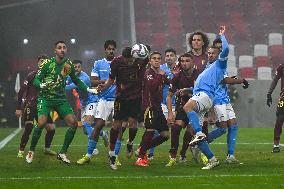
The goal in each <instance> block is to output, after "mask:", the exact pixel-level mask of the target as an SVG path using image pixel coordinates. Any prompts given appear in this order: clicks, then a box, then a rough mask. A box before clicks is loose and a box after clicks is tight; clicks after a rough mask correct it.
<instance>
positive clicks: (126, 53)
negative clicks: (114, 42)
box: [121, 47, 131, 58]
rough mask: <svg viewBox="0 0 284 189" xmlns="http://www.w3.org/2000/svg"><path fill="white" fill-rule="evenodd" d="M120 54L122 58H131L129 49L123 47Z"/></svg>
mask: <svg viewBox="0 0 284 189" xmlns="http://www.w3.org/2000/svg"><path fill="white" fill-rule="evenodd" d="M121 54H122V56H123V57H124V58H131V47H125V48H124V49H123V50H122V53H121Z"/></svg>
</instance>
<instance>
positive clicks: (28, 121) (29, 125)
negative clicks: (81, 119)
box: [15, 55, 56, 158]
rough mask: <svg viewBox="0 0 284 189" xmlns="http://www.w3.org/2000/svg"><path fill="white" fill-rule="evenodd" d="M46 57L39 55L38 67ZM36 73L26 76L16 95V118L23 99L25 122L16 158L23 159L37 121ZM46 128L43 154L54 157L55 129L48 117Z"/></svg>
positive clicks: (19, 114)
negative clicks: (52, 143) (53, 140)
mask: <svg viewBox="0 0 284 189" xmlns="http://www.w3.org/2000/svg"><path fill="white" fill-rule="evenodd" d="M47 58H48V57H47V56H46V55H40V56H39V57H38V62H37V64H38V66H40V64H42V62H43V60H44V59H47ZM36 73H37V70H35V71H32V72H30V73H29V74H28V76H27V77H26V78H25V80H24V83H23V85H22V86H21V88H20V91H19V93H18V103H17V107H16V112H15V114H16V116H17V117H21V116H22V108H21V106H22V103H23V99H24V100H25V102H24V121H25V130H24V133H23V135H22V138H21V143H20V147H19V152H18V155H17V157H18V158H23V157H24V150H25V147H26V145H27V142H28V141H29V136H30V134H31V132H32V130H33V128H34V121H36V120H37V107H36V105H37V95H38V90H37V88H36V87H35V86H33V84H32V83H33V80H34V78H35V75H36ZM48 127H49V128H50V129H47V132H46V135H45V148H44V152H45V153H46V154H50V155H56V152H54V151H52V150H51V149H50V145H51V142H52V139H53V136H54V134H55V127H54V124H53V121H52V119H51V118H50V116H49V119H48Z"/></svg>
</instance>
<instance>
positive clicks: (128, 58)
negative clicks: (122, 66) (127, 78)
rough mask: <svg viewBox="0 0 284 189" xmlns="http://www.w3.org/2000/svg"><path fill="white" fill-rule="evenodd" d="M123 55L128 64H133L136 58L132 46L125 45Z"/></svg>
mask: <svg viewBox="0 0 284 189" xmlns="http://www.w3.org/2000/svg"><path fill="white" fill-rule="evenodd" d="M122 57H123V58H124V61H125V63H126V64H133V62H134V58H133V57H132V55H131V47H124V48H123V50H122Z"/></svg>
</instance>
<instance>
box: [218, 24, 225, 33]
mask: <svg viewBox="0 0 284 189" xmlns="http://www.w3.org/2000/svg"><path fill="white" fill-rule="evenodd" d="M225 31H226V26H220V31H219V35H223V34H224V33H225Z"/></svg>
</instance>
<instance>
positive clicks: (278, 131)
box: [274, 119, 283, 145]
mask: <svg viewBox="0 0 284 189" xmlns="http://www.w3.org/2000/svg"><path fill="white" fill-rule="evenodd" d="M282 125H283V121H282V120H281V119H277V120H276V123H275V126H274V144H276V145H278V144H279V143H280V136H281V133H282Z"/></svg>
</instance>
